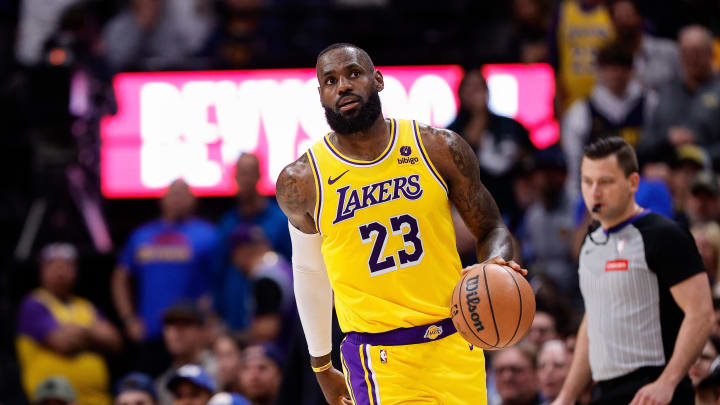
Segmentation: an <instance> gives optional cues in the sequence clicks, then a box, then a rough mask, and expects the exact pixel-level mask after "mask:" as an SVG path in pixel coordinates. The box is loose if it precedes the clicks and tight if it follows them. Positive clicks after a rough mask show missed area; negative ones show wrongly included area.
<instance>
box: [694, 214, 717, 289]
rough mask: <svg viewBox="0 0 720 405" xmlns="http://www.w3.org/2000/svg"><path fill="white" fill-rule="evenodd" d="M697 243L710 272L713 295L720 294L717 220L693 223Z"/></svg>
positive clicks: (709, 277)
mask: <svg viewBox="0 0 720 405" xmlns="http://www.w3.org/2000/svg"><path fill="white" fill-rule="evenodd" d="M690 233H692V235H693V238H694V239H695V244H697V247H698V251H699V252H700V257H701V258H702V261H703V264H704V265H705V271H707V273H708V279H710V285H711V286H712V293H713V296H716V297H717V296H718V295H720V289H719V288H720V287H719V285H718V283H717V281H718V276H720V225H718V223H717V222H714V221H713V222H708V223H704V224H697V225H693V226H692V227H691V228H690Z"/></svg>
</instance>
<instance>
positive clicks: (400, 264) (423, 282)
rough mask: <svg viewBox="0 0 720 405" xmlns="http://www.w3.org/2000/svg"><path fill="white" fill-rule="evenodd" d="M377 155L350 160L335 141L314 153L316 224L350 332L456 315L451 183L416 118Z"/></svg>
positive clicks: (397, 124)
mask: <svg viewBox="0 0 720 405" xmlns="http://www.w3.org/2000/svg"><path fill="white" fill-rule="evenodd" d="M390 127H391V139H390V142H389V144H388V145H387V147H386V148H385V150H384V151H383V153H382V154H380V156H379V157H378V158H377V159H375V160H373V161H360V160H356V159H351V158H349V157H346V156H343V155H342V154H341V153H340V152H339V151H338V150H337V148H335V147H334V146H333V145H332V143H331V142H330V140H329V136H326V137H325V138H324V139H322V140H320V141H319V142H317V143H316V144H315V145H313V146H312V147H311V148H310V150H309V151H308V158H309V160H310V163H311V166H312V168H313V171H314V174H315V185H316V193H317V196H318V198H317V199H316V200H317V203H316V207H315V223H316V224H317V227H318V231H319V232H320V233H321V235H322V255H323V258H324V260H325V265H326V267H327V271H328V276H329V278H330V283H331V285H332V287H333V290H334V292H335V309H336V311H337V315H338V320H339V322H340V327H341V328H342V330H343V331H345V332H349V331H355V332H369V333H378V332H385V331H388V330H391V329H396V328H403V327H410V326H417V325H424V324H428V323H432V322H435V321H438V320H440V319H443V318H447V317H448V316H449V315H450V310H449V308H450V296H451V294H452V291H453V288H454V287H455V284H456V283H457V281H458V280H459V277H460V269H461V265H460V259H459V257H458V254H457V250H456V247H455V232H454V228H453V224H452V218H451V214H450V202H449V200H448V195H447V185H446V184H445V182H444V180H443V179H442V177H441V176H440V175H439V173H438V171H437V170H436V169H435V168H434V166H433V164H432V162H430V160H429V158H428V154H427V151H426V150H425V148H424V147H423V144H422V140H421V138H420V134H419V128H418V126H417V123H415V122H414V121H406V120H394V119H391V120H390Z"/></svg>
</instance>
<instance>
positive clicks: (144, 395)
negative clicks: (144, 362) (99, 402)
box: [115, 372, 157, 405]
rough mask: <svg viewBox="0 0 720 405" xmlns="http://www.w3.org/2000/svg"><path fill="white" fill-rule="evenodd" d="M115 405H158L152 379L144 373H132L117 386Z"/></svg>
mask: <svg viewBox="0 0 720 405" xmlns="http://www.w3.org/2000/svg"><path fill="white" fill-rule="evenodd" d="M115 387H116V388H115V405H156V404H157V394H156V393H155V382H154V381H153V379H152V377H150V376H149V375H147V374H144V373H138V372H134V373H130V374H128V375H126V376H125V377H123V378H122V379H120V381H118V383H117V384H116V386H115Z"/></svg>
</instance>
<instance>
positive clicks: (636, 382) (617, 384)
mask: <svg viewBox="0 0 720 405" xmlns="http://www.w3.org/2000/svg"><path fill="white" fill-rule="evenodd" d="M663 369H664V367H641V368H639V369H637V370H635V371H633V372H631V373H629V374H625V375H623V376H620V377H616V378H613V379H610V380H605V381H598V383H597V384H596V385H595V387H594V388H593V391H592V400H591V401H590V405H622V404H629V403H630V402H631V401H632V400H633V398H634V397H635V394H636V393H637V392H638V391H639V390H640V388H642V387H644V386H645V385H647V384H650V383H651V382H653V381H655V380H657V378H658V377H660V374H662V372H663ZM694 403H695V390H694V389H693V387H692V383H691V382H690V379H689V378H688V377H687V376H685V378H683V379H682V380H681V381H680V384H678V386H677V388H675V394H674V395H673V399H672V401H671V402H670V404H671V405H692V404H694Z"/></svg>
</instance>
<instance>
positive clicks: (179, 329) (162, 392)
mask: <svg viewBox="0 0 720 405" xmlns="http://www.w3.org/2000/svg"><path fill="white" fill-rule="evenodd" d="M163 324H164V326H163V337H164V341H165V345H166V347H167V351H168V352H169V353H170V356H171V357H172V362H171V365H170V368H169V369H168V370H167V371H165V372H164V373H163V374H161V375H160V376H159V377H158V378H157V380H156V384H157V393H158V399H159V401H158V402H159V403H160V404H161V405H169V404H170V403H172V400H171V398H172V396H171V393H170V391H168V389H167V383H168V381H170V380H171V379H172V378H173V376H174V375H176V374H177V372H178V370H179V369H180V368H181V367H183V366H187V365H194V366H198V367H196V368H193V369H202V370H203V373H206V374H208V375H210V376H213V375H215V374H216V373H217V363H216V359H215V358H214V356H213V355H212V353H211V352H210V350H208V349H207V333H206V330H205V316H204V314H203V313H202V311H201V310H200V309H199V308H198V307H197V306H195V305H193V304H191V303H181V304H177V305H175V306H173V307H171V308H170V309H169V310H167V311H166V312H165V315H164V316H163ZM213 384H214V382H213Z"/></svg>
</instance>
